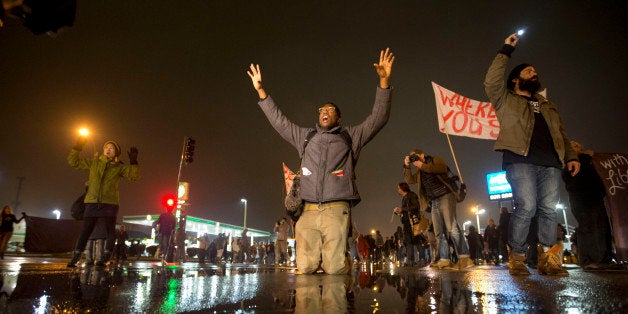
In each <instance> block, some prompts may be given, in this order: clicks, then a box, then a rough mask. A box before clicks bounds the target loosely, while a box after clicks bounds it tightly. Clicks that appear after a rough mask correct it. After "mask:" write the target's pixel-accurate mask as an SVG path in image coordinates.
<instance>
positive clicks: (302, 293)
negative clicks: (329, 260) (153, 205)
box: [0, 258, 628, 313]
mask: <svg viewBox="0 0 628 314" xmlns="http://www.w3.org/2000/svg"><path fill="white" fill-rule="evenodd" d="M42 262H43V263H42ZM65 262H67V261H66V260H64V259H50V258H48V259H45V258H7V259H5V260H4V261H2V262H1V263H0V269H1V273H0V274H1V275H2V276H1V277H2V287H1V289H0V312H2V313H31V312H34V313H51V312H116V313H145V312H148V313H154V312H159V313H181V312H240V313H257V312H266V313H267V312H295V313H343V312H350V313H365V312H369V313H377V312H380V313H400V312H410V313H414V312H416V313H428V312H445V313H449V312H453V313H467V312H469V313H477V312H489V313H493V312H570V313H606V312H622V311H623V309H624V308H625V306H626V305H628V304H627V302H628V300H627V298H626V295H628V294H626V290H627V288H628V273H626V272H605V273H604V272H596V273H589V272H584V271H582V270H581V269H579V268H575V267H572V269H570V271H569V272H570V276H569V277H547V276H540V275H538V274H536V273H533V274H532V275H531V276H528V277H511V276H510V275H509V274H508V270H507V268H504V267H496V266H478V267H475V268H473V269H472V270H470V271H435V270H432V269H430V268H429V267H426V268H416V267H415V268H395V267H390V265H383V266H382V265H372V264H368V265H359V266H358V267H357V268H356V270H355V271H354V273H353V274H352V275H345V276H343V275H324V274H317V275H296V274H295V272H294V269H291V268H274V267H272V266H263V265H247V264H226V265H224V264H222V265H211V264H205V265H199V264H198V263H184V264H183V265H172V266H160V265H159V264H157V263H156V262H134V263H131V264H128V265H125V266H123V267H117V268H115V267H109V268H97V267H89V268H79V269H73V270H68V269H67V268H65Z"/></svg>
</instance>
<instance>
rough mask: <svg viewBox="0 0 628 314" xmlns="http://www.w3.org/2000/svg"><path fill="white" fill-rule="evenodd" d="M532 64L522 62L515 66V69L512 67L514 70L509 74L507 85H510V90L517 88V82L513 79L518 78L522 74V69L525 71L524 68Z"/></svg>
mask: <svg viewBox="0 0 628 314" xmlns="http://www.w3.org/2000/svg"><path fill="white" fill-rule="evenodd" d="M529 66H531V65H530V64H527V63H522V64H520V65H518V66H516V67H514V69H512V71H510V74H508V80H507V81H506V86H507V87H508V89H509V90H514V89H515V82H513V81H512V80H514V79H516V78H518V77H519V74H521V71H523V69H525V68H527V67H529Z"/></svg>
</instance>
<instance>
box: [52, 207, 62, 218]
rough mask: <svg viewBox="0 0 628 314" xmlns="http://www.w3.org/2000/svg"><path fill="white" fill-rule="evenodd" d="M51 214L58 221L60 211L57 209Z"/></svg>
mask: <svg viewBox="0 0 628 314" xmlns="http://www.w3.org/2000/svg"><path fill="white" fill-rule="evenodd" d="M52 213H53V214H54V215H55V216H57V220H59V218H61V211H60V210H58V209H55V210H53V211H52Z"/></svg>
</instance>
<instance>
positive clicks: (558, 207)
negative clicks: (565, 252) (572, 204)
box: [556, 203, 571, 244]
mask: <svg viewBox="0 0 628 314" xmlns="http://www.w3.org/2000/svg"><path fill="white" fill-rule="evenodd" d="M559 209H560V210H562V211H563V219H565V230H566V233H567V234H565V237H566V238H567V242H568V243H569V244H571V240H570V239H569V224H568V223H567V213H566V212H567V207H565V205H563V204H561V203H557V204H556V210H559Z"/></svg>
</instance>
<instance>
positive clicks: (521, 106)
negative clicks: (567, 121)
mask: <svg viewBox="0 0 628 314" xmlns="http://www.w3.org/2000/svg"><path fill="white" fill-rule="evenodd" d="M509 59H510V58H509V57H508V56H506V55H505V54H501V53H498V54H497V56H496V57H495V59H494V60H493V63H492V64H491V66H490V67H489V68H488V72H487V73H486V78H485V79H484V88H485V90H486V95H487V96H488V98H489V99H490V101H491V103H492V105H493V108H495V112H496V114H497V120H498V121H499V124H500V130H499V136H498V137H497V141H495V146H494V147H493V148H494V149H495V150H498V151H501V150H509V151H511V152H513V153H515V154H517V155H521V156H528V153H529V150H530V140H531V139H532V131H533V130H534V111H533V109H532V108H531V107H530V106H529V105H528V101H527V100H526V99H525V98H524V97H522V96H520V95H517V94H515V93H513V92H512V91H510V90H509V89H508V88H506V82H505V80H504V74H505V72H506V66H507V65H508V60H509ZM535 97H536V98H537V99H538V100H539V106H540V110H541V114H542V115H543V118H545V121H547V125H548V127H549V131H550V134H551V135H552V140H553V142H554V150H556V153H557V154H558V157H559V158H560V161H561V162H562V164H563V167H564V166H565V163H566V162H567V161H570V160H577V159H578V155H577V154H576V152H574V151H573V149H572V148H571V145H570V144H569V139H568V138H567V134H566V132H565V128H564V127H563V122H562V120H561V118H560V115H559V114H558V107H556V104H554V103H553V102H551V101H549V100H547V99H546V98H545V97H543V96H542V95H540V94H536V95H535Z"/></svg>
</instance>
